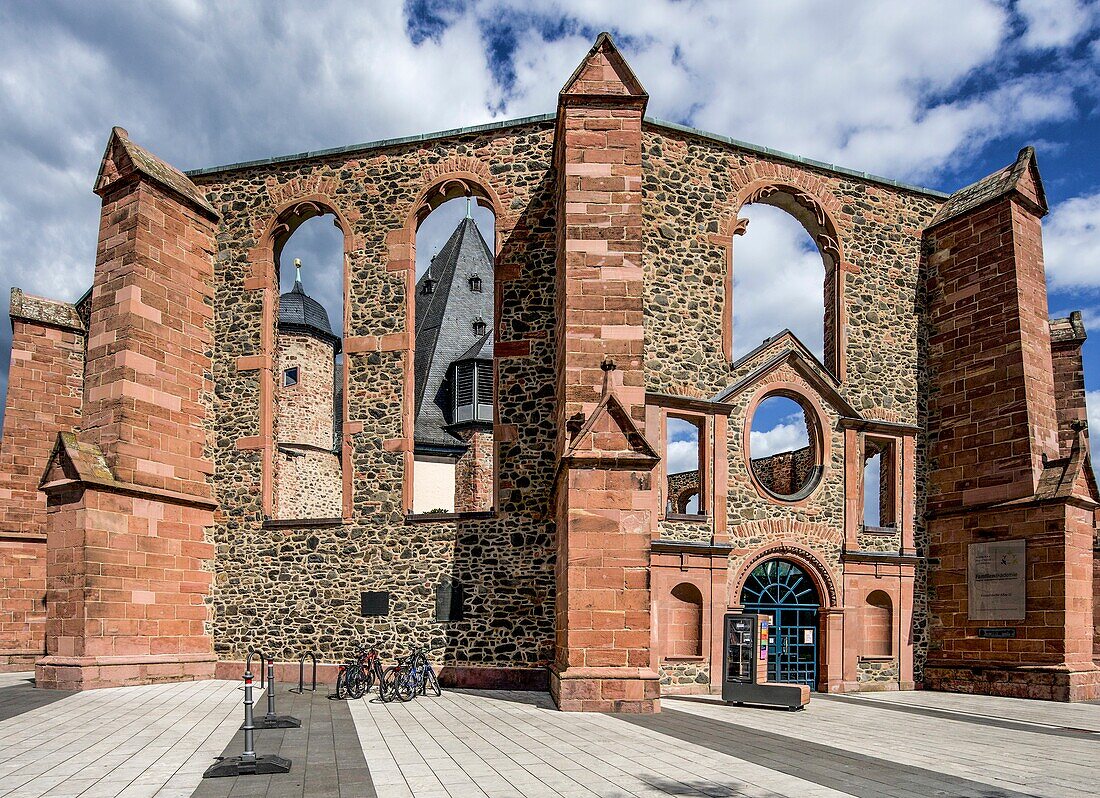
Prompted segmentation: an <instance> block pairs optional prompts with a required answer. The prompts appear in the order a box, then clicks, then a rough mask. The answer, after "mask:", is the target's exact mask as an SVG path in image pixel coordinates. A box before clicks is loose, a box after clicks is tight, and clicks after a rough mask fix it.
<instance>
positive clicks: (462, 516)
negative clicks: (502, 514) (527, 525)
mask: <svg viewBox="0 0 1100 798" xmlns="http://www.w3.org/2000/svg"><path fill="white" fill-rule="evenodd" d="M496 518H497V514H496V511H495V510H489V511H488V512H477V513H416V514H413V513H409V514H408V515H406V516H405V523H406V524H431V523H434V522H437V521H493V520H495V519H496Z"/></svg>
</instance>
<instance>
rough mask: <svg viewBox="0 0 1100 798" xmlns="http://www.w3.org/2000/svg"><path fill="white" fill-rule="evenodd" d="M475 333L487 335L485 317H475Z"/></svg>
mask: <svg viewBox="0 0 1100 798" xmlns="http://www.w3.org/2000/svg"><path fill="white" fill-rule="evenodd" d="M474 335H485V319H474Z"/></svg>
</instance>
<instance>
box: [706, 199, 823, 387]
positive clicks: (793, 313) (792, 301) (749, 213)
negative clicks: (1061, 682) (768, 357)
mask: <svg viewBox="0 0 1100 798" xmlns="http://www.w3.org/2000/svg"><path fill="white" fill-rule="evenodd" d="M737 214H738V216H737V219H736V221H735V222H734V224H733V225H732V234H733V237H734V242H732V243H731V255H730V259H729V267H730V274H729V275H728V279H727V281H726V283H727V285H726V300H727V308H726V312H727V314H728V315H729V318H727V320H726V325H727V327H726V329H728V330H730V331H731V341H730V342H729V345H728V347H727V349H728V354H729V356H730V357H731V358H732V359H734V360H736V359H738V358H740V357H743V356H744V355H746V354H748V353H749V352H751V351H752V350H753V349H755V348H756V347H758V346H759V345H760V344H761V343H762V342H763V341H765V340H766V339H768V338H770V337H771V336H773V335H775V334H776V333H778V332H780V331H782V330H783V329H789V330H791V332H793V333H794V334H795V336H796V337H797V338H798V339H799V340H800V341H801V342H802V343H803V344H804V345H805V346H806V347H807V348H808V349H809V350H810V352H811V353H812V354H813V355H814V356H815V357H817V358H818V359H819V360H820V361H821V362H822V363H823V364H824V365H825V367H826V368H827V369H829V371H830V372H832V373H833V374H834V375H835V376H836V377H838V378H840V379H843V371H844V341H843V335H844V323H843V315H844V304H843V270H842V268H841V263H842V255H841V250H840V244H839V239H838V237H837V232H836V228H835V225H834V224H833V221H832V219H831V218H830V216H829V214H828V213H827V211H826V210H825V208H824V206H823V204H822V203H821V202H819V201H818V200H817V198H815V197H813V196H812V195H810V194H808V193H807V192H805V191H803V190H801V189H799V188H797V187H794V186H786V185H777V184H770V183H764V184H760V185H753V186H750V187H748V188H746V189H745V190H744V191H743V192H742V198H741V205H740V207H739V209H738V211H737Z"/></svg>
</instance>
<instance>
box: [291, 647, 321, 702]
mask: <svg viewBox="0 0 1100 798" xmlns="http://www.w3.org/2000/svg"><path fill="white" fill-rule="evenodd" d="M306 657H309V658H310V659H311V660H312V661H313V686H312V687H311V688H309V689H310V691H311V692H314V693H315V692H317V655H316V654H314V653H313V652H312V651H307V652H306V653H305V654H303V655H302V656H300V657H298V689H297V690H295V689H294V688H291V689H289V690H287V692H288V693H297V694H298V695H301V694H302V693H304V692H305V691H306Z"/></svg>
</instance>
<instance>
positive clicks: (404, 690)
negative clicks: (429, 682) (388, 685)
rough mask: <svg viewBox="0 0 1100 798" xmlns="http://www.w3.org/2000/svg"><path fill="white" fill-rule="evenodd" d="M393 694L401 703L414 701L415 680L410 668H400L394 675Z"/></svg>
mask: <svg viewBox="0 0 1100 798" xmlns="http://www.w3.org/2000/svg"><path fill="white" fill-rule="evenodd" d="M393 694H394V696H396V697H397V698H398V699H400V700H401V701H412V700H413V696H415V695H416V684H415V678H414V675H413V672H412V671H411V670H409V669H408V668H398V669H397V672H396V673H395V674H394V680H393Z"/></svg>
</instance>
